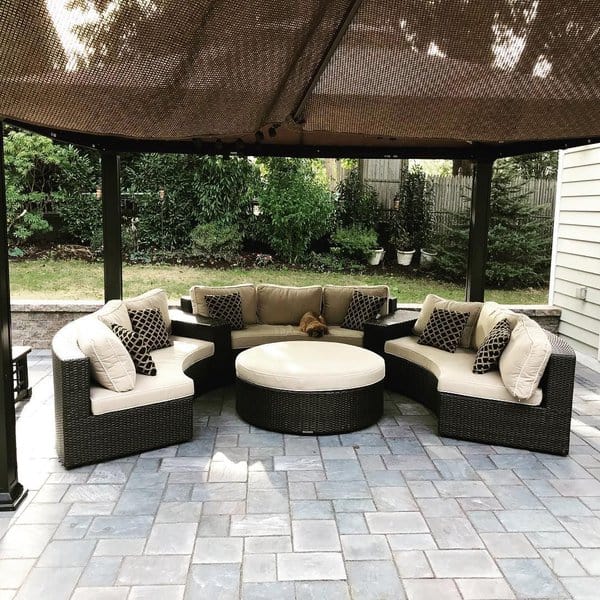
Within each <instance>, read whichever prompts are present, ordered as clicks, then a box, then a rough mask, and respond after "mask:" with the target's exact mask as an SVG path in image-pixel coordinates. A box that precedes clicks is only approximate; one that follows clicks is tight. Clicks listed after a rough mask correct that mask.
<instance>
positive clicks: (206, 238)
mask: <svg viewBox="0 0 600 600" xmlns="http://www.w3.org/2000/svg"><path fill="white" fill-rule="evenodd" d="M190 239H191V242H192V248H193V249H194V251H195V252H196V253H197V254H198V255H200V256H202V257H203V258H206V259H216V260H232V259H233V258H235V257H236V256H237V255H238V254H239V252H240V249H241V247H242V234H241V233H240V231H239V229H238V228H237V227H236V226H235V225H229V224H227V223H223V222H212V223H202V224H200V225H196V227H194V229H193V230H192V233H191V234H190Z"/></svg>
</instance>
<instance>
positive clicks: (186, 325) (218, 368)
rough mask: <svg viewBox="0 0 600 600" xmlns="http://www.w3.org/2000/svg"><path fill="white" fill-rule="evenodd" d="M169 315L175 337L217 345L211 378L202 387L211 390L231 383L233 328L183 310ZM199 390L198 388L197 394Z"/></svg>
mask: <svg viewBox="0 0 600 600" xmlns="http://www.w3.org/2000/svg"><path fill="white" fill-rule="evenodd" d="M169 313H170V315H171V332H172V333H173V335H181V336H183V337H189V338H194V339H197V340H205V341H207V342H212V343H213V344H214V345H215V353H214V355H213V358H212V360H211V363H210V377H208V379H206V378H205V379H206V380H205V381H204V382H203V384H202V385H203V386H208V388H207V389H210V388H213V387H216V386H218V385H224V384H226V383H229V382H230V381H231V379H232V369H233V366H232V365H233V351H232V349H231V327H230V326H229V325H228V324H227V323H225V322H223V321H219V320H218V319H211V318H210V317H203V316H201V315H193V314H190V313H188V312H184V311H183V310H171V311H169ZM199 389H200V388H197V392H199Z"/></svg>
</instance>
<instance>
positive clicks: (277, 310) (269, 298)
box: [256, 283, 323, 325]
mask: <svg viewBox="0 0 600 600" xmlns="http://www.w3.org/2000/svg"><path fill="white" fill-rule="evenodd" d="M256 294H257V300H258V320H259V322H260V323H266V324H267V325H298V323H300V319H301V318H302V315H303V314H304V313H306V312H309V311H312V312H314V313H315V314H317V315H318V314H320V312H321V299H322V296H323V288H322V287H321V286H320V285H311V286H306V287H291V286H286V285H269V284H266V283H263V284H260V285H257V286H256Z"/></svg>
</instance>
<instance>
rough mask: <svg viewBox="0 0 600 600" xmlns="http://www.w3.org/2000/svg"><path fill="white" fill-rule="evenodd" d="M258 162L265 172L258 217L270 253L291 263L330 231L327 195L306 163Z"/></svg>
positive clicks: (296, 161) (330, 210) (272, 160)
mask: <svg viewBox="0 0 600 600" xmlns="http://www.w3.org/2000/svg"><path fill="white" fill-rule="evenodd" d="M261 162H262V164H263V165H264V167H265V169H266V172H267V177H266V180H265V182H264V186H263V188H262V190H261V192H260V194H259V204H260V209H261V212H262V214H261V218H262V220H263V221H264V223H265V227H266V231H268V234H269V242H270V245H271V246H272V247H273V250H274V251H275V252H276V253H277V254H278V255H279V256H280V257H281V258H283V259H284V260H288V261H292V262H294V261H296V260H298V259H299V258H301V257H302V255H303V254H304V253H306V251H307V250H308V248H309V247H310V244H311V243H312V242H313V241H315V240H318V239H319V238H321V237H322V236H324V235H325V234H327V233H328V232H329V231H330V230H331V219H332V214H333V203H332V200H331V195H330V193H329V191H328V190H327V187H326V186H325V184H324V183H322V182H321V181H319V179H318V177H317V175H316V173H315V171H314V170H313V167H312V161H310V160H306V159H296V160H292V159H287V158H268V159H264V160H263V161H261Z"/></svg>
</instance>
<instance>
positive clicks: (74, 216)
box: [57, 193, 102, 248]
mask: <svg viewBox="0 0 600 600" xmlns="http://www.w3.org/2000/svg"><path fill="white" fill-rule="evenodd" d="M57 207H58V214H59V215H60V217H61V220H62V225H63V228H64V230H65V231H67V232H68V233H69V234H71V235H72V236H73V237H74V238H76V239H77V240H78V241H79V242H81V243H83V244H90V245H91V246H92V247H96V248H97V247H99V246H101V245H102V241H101V240H102V201H101V200H100V199H98V198H97V197H96V194H92V193H88V194H77V195H73V196H69V197H67V198H61V199H60V200H59V202H58V204H57Z"/></svg>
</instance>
